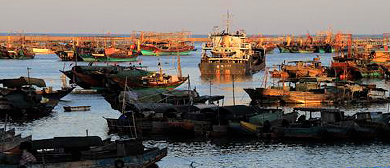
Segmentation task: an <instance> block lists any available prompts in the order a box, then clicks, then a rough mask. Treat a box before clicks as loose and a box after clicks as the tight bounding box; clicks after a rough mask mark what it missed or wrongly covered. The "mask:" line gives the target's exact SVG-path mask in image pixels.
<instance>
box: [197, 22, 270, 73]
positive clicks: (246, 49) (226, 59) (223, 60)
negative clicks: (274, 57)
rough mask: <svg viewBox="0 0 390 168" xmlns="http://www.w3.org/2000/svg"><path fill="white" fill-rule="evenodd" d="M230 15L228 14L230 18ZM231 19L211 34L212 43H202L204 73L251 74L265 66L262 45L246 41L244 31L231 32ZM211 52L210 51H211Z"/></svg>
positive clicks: (200, 67) (201, 66) (201, 68)
mask: <svg viewBox="0 0 390 168" xmlns="http://www.w3.org/2000/svg"><path fill="white" fill-rule="evenodd" d="M229 17H230V15H228V19H227V20H229ZM229 25H230V24H229V21H227V24H226V29H225V30H224V31H222V32H220V31H219V30H217V29H216V30H215V31H214V33H211V34H209V38H210V40H211V43H204V44H203V45H202V50H203V52H202V58H201V62H200V63H199V69H200V71H201V74H202V75H237V74H241V75H249V74H253V73H256V72H258V71H260V70H263V69H264V68H265V51H264V49H263V48H262V47H260V48H258V46H257V45H252V44H250V43H246V42H245V39H246V34H245V32H244V31H237V32H235V33H230V32H229ZM209 52H210V53H209Z"/></svg>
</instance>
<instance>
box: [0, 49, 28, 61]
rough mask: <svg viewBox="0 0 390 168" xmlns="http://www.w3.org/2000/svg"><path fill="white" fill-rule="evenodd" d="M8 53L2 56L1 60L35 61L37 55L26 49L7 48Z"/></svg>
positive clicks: (3, 53)
mask: <svg viewBox="0 0 390 168" xmlns="http://www.w3.org/2000/svg"><path fill="white" fill-rule="evenodd" d="M5 50H6V52H2V54H0V59H34V57H35V54H34V53H33V52H32V50H31V49H29V48H26V47H20V48H6V49H5Z"/></svg>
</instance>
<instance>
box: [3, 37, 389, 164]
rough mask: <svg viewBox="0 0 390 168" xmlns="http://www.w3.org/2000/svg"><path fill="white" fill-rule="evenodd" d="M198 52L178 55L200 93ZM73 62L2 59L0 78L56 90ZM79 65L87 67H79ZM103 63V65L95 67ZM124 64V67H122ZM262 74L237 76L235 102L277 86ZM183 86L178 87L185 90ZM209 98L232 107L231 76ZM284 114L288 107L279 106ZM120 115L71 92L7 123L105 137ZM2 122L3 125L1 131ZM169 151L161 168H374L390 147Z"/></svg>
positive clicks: (206, 145) (204, 89) (172, 145)
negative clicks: (29, 80)
mask: <svg viewBox="0 0 390 168" xmlns="http://www.w3.org/2000/svg"><path fill="white" fill-rule="evenodd" d="M196 48H198V50H197V51H196V52H193V53H192V54H191V55H189V56H182V57H181V67H182V70H183V71H182V72H183V75H185V76H186V75H187V74H188V75H189V76H190V81H191V82H190V83H191V88H192V89H193V88H195V87H196V90H197V91H198V92H199V93H200V94H201V95H203V94H209V93H210V80H209V79H208V78H201V77H200V72H199V68H198V63H199V62H200V54H201V49H200V44H199V43H197V44H196ZM331 56H332V55H331V54H321V61H322V64H323V65H329V64H330V61H331ZM314 57H316V54H280V53H278V51H276V50H275V53H274V54H269V55H267V67H269V68H270V69H271V70H272V68H273V65H277V64H280V63H282V62H283V61H284V60H286V61H292V60H311V59H312V58H314ZM138 59H139V63H141V64H142V65H145V66H148V69H149V70H157V63H158V59H161V60H160V61H161V63H162V66H163V69H164V72H166V73H169V74H176V73H177V71H176V69H175V67H176V60H177V57H176V56H174V57H172V56H164V57H159V58H158V57H151V56H140V57H139V58H138ZM71 64H72V62H62V61H60V60H59V58H58V57H57V56H56V55H54V54H49V55H37V56H36V58H35V59H33V60H0V78H18V77H20V76H27V69H26V68H27V67H30V68H31V70H30V76H31V77H36V78H43V79H45V81H46V83H47V86H52V87H53V88H54V89H60V88H61V86H62V82H61V73H60V72H59V70H62V69H65V70H68V69H70V68H71V66H72V65H71ZM79 64H84V65H86V64H88V63H80V62H79ZM99 64H100V65H104V63H99ZM121 65H127V64H121ZM264 73H265V72H264V71H261V72H259V73H257V74H254V75H253V76H250V77H235V82H234V83H235V88H234V91H235V100H236V102H235V103H236V104H249V102H250V98H249V96H248V95H247V94H246V93H245V92H244V90H243V88H248V87H260V86H261V85H263V86H264V85H265V81H267V82H266V83H267V85H268V86H269V85H272V84H276V83H277V81H278V80H277V79H272V78H268V79H267V80H265V79H264ZM362 82H365V83H375V84H377V86H379V87H384V88H385V89H389V88H390V84H389V83H386V82H385V81H383V80H374V79H371V80H363V81H362ZM187 87H188V84H187V83H185V84H183V85H182V86H180V87H179V89H186V88H187ZM211 94H219V95H225V100H224V105H232V104H233V87H232V79H231V78H230V77H219V78H214V79H212V80H211ZM77 105H88V106H91V111H89V112H74V113H64V110H63V108H62V107H63V106H77ZM283 109H284V110H285V111H286V112H289V111H291V110H292V109H291V108H290V107H283ZM342 110H345V111H346V112H347V114H353V113H355V112H357V111H382V112H387V111H388V104H378V105H371V106H368V107H367V106H351V107H349V106H346V107H342ZM119 115H120V113H119V112H118V111H115V110H112V109H111V107H110V105H109V104H108V103H107V102H106V101H105V100H104V98H103V97H102V96H100V95H98V94H83V95H82V94H69V95H68V96H66V97H64V98H63V101H61V102H60V103H59V104H58V106H57V107H55V109H54V112H53V113H52V115H51V116H48V117H45V118H42V119H39V120H36V121H32V122H30V123H25V124H19V125H15V124H13V125H11V126H8V128H9V127H14V128H15V129H16V130H17V132H19V133H22V135H23V136H27V135H33V139H43V138H52V137H55V136H84V135H86V130H88V134H89V135H96V136H100V137H102V138H103V139H104V138H108V137H109V135H107V131H108V128H107V123H106V121H105V119H104V118H103V117H110V118H117V117H119ZM3 125H4V123H1V125H0V127H2V126H3ZM168 147H169V153H168V156H167V157H165V158H164V159H163V160H162V161H160V162H159V163H158V165H159V166H160V167H169V168H171V167H178V168H179V167H180V168H181V167H191V166H193V167H373V166H390V151H389V150H390V144H383V143H380V142H369V143H358V144H357V143H336V144H335V143H333V144H329V143H299V142H279V141H260V140H255V139H214V140H208V141H197V142H187V141H184V142H183V141H169V143H168Z"/></svg>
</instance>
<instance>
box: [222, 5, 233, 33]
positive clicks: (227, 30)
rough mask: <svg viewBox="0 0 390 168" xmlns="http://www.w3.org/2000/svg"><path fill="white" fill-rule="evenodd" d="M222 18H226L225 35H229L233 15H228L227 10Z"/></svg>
mask: <svg viewBox="0 0 390 168" xmlns="http://www.w3.org/2000/svg"><path fill="white" fill-rule="evenodd" d="M223 17H226V20H225V26H226V33H228V34H229V29H230V25H231V22H232V21H231V18H232V17H233V15H231V14H229V10H227V12H226V15H223Z"/></svg>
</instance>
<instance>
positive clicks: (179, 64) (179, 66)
mask: <svg viewBox="0 0 390 168" xmlns="http://www.w3.org/2000/svg"><path fill="white" fill-rule="evenodd" d="M177 71H178V76H179V78H181V77H182V72H181V63H180V52H179V51H177Z"/></svg>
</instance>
